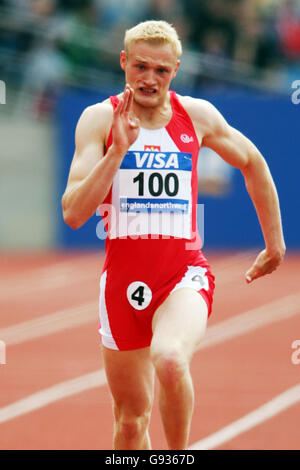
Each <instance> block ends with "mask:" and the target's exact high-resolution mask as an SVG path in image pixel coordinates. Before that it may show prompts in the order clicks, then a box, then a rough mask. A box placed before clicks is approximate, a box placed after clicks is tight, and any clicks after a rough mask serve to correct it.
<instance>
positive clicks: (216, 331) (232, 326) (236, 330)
mask: <svg viewBox="0 0 300 470" xmlns="http://www.w3.org/2000/svg"><path fill="white" fill-rule="evenodd" d="M297 314H300V293H296V294H290V295H287V296H285V297H281V298H279V299H277V300H273V301H272V302H269V303H267V304H264V305H261V306H260V307H255V308H253V309H251V310H247V311H246V312H244V313H240V314H239V315H235V316H233V317H231V318H229V319H227V320H224V321H222V322H219V323H217V324H216V325H213V326H210V327H208V328H207V332H206V335H205V336H204V338H203V340H202V343H201V344H200V345H199V348H198V349H203V348H207V347H208V346H211V345H216V344H218V343H219V342H223V341H226V340H228V339H231V338H234V337H236V336H241V335H242V334H245V333H249V332H251V331H254V330H256V329H258V328H260V327H263V326H265V325H268V324H270V323H276V322H278V321H281V320H285V319H288V318H290V317H293V316H294V315H297Z"/></svg>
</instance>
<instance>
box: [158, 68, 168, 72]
mask: <svg viewBox="0 0 300 470" xmlns="http://www.w3.org/2000/svg"><path fill="white" fill-rule="evenodd" d="M165 72H167V69H164V68H162V67H161V68H159V69H158V73H165Z"/></svg>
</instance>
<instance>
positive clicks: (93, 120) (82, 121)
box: [77, 100, 113, 131]
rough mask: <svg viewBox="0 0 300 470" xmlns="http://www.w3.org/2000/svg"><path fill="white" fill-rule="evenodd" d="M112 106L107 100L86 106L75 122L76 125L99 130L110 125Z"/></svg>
mask: <svg viewBox="0 0 300 470" xmlns="http://www.w3.org/2000/svg"><path fill="white" fill-rule="evenodd" d="M112 118H113V108H112V105H111V104H110V102H109V100H105V101H103V102H102V103H96V104H93V105H91V106H88V107H86V108H85V109H84V110H83V112H82V114H81V116H80V118H79V120H78V123H77V126H81V127H85V126H88V127H89V129H90V130H91V131H92V130H97V131H99V130H101V129H103V128H106V127H109V128H110V126H111V123H112Z"/></svg>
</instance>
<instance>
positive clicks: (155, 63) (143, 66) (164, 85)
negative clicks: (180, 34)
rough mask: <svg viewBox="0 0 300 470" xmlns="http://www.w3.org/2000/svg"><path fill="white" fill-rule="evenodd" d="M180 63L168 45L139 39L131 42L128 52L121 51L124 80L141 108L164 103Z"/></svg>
mask: <svg viewBox="0 0 300 470" xmlns="http://www.w3.org/2000/svg"><path fill="white" fill-rule="evenodd" d="M179 64H180V62H179V60H177V57H176V55H175V53H174V51H173V49H172V46H171V45H170V44H160V45H153V44H149V43H148V42H145V41H139V42H137V43H133V44H131V46H130V48H129V51H127V54H126V53H125V51H122V52H121V67H122V69H123V70H124V71H125V74H126V82H127V83H128V84H129V85H130V86H131V87H132V88H133V91H134V101H135V102H136V103H137V104H139V105H140V106H143V107H156V106H159V105H160V104H162V103H163V102H164V100H165V98H166V95H167V92H168V90H169V87H170V84H171V81H172V80H173V78H174V77H175V76H176V73H177V70H178V67H179Z"/></svg>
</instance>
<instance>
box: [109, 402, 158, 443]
mask: <svg viewBox="0 0 300 470" xmlns="http://www.w3.org/2000/svg"><path fill="white" fill-rule="evenodd" d="M150 413H151V412H150V410H145V411H143V412H141V413H138V414H136V413H129V412H128V411H126V412H125V411H120V410H118V411H117V412H115V430H116V432H117V433H118V434H120V435H122V437H123V438H124V439H125V440H126V441H128V442H130V441H134V440H136V439H137V438H141V437H142V436H143V435H144V434H145V433H146V431H147V429H148V426H149V422H150Z"/></svg>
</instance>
